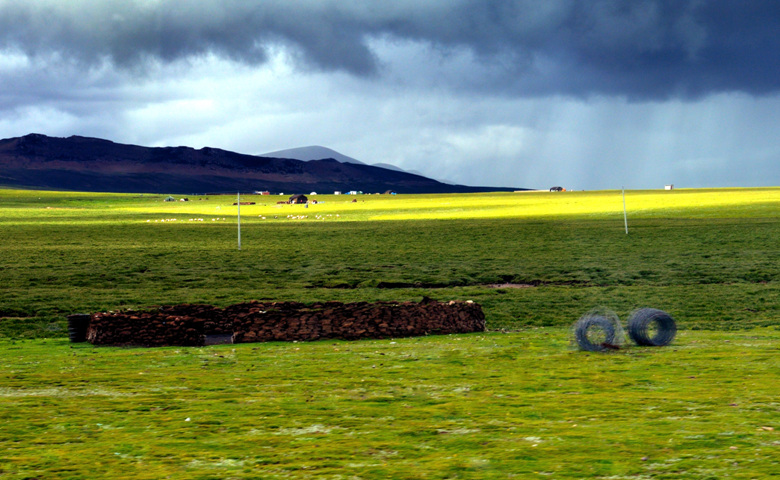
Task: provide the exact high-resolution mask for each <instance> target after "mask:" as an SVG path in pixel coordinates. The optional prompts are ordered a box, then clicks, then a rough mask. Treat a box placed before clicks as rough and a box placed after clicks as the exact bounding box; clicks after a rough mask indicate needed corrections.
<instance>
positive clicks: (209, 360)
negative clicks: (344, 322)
mask: <svg viewBox="0 0 780 480" xmlns="http://www.w3.org/2000/svg"><path fill="white" fill-rule="evenodd" d="M778 342H780V331H778V330H777V329H775V328H763V329H753V330H747V331H740V332H712V331H709V332H705V331H690V330H689V331H683V332H680V334H679V336H678V338H677V339H676V341H675V342H674V344H673V345H672V346H670V347H664V348H639V347H632V348H628V349H626V350H622V351H619V352H615V353H609V354H587V353H583V352H578V351H575V350H573V349H571V348H570V345H569V333H568V331H567V330H566V329H564V328H555V327H546V328H538V329H528V330H525V331H523V332H515V333H498V332H493V333H487V334H470V335H458V336H440V337H435V336H431V337H424V338H409V339H395V340H393V339H386V340H373V341H358V342H341V341H322V342H311V343H288V344H283V343H267V344H242V345H223V346H215V347H203V348H160V349H122V348H107V347H103V348H96V347H93V346H91V345H88V344H76V345H70V344H68V343H67V341H66V340H64V339H53V340H52V339H50V340H22V341H10V340H2V341H0V425H2V428H0V477H2V478H7V479H9V480H10V479H13V480H17V479H24V478H27V479H29V478H46V479H58V478H63V479H64V478H70V479H93V478H116V479H159V478H170V479H230V478H235V479H239V478H332V479H337V478H366V479H367V478H372V479H374V478H409V479H425V478H430V479H435V478H480V479H491V478H502V479H503V478H523V479H545V478H556V479H579V478H595V479H612V480H617V479H649V478H653V479H664V478H667V479H673V478H674V479H676V478H696V479H703V478H708V479H725V478H733V479H756V478H761V479H763V478H775V477H776V476H777V475H778V472H780V460H778V459H779V458H780V423H778V413H780V408H779V406H778V400H777V399H778V393H779V392H780V390H778V367H780V362H778V353H779V352H778V344H779V343H778Z"/></svg>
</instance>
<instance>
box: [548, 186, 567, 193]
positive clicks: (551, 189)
mask: <svg viewBox="0 0 780 480" xmlns="http://www.w3.org/2000/svg"><path fill="white" fill-rule="evenodd" d="M550 191H551V192H565V191H566V189H565V188H563V187H550Z"/></svg>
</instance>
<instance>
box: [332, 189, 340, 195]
mask: <svg viewBox="0 0 780 480" xmlns="http://www.w3.org/2000/svg"><path fill="white" fill-rule="evenodd" d="M333 195H341V192H340V191H339V190H336V191H335V192H333Z"/></svg>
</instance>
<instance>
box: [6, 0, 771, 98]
mask: <svg viewBox="0 0 780 480" xmlns="http://www.w3.org/2000/svg"><path fill="white" fill-rule="evenodd" d="M777 31H780V9H778V8H777V5H776V2H774V1H771V0H751V1H750V2H733V1H730V0H706V1H705V0H546V1H544V2H539V1H536V0H516V1H483V0H447V1H429V2H413V1H406V0H404V1H395V2H385V1H376V2H343V1H340V0H311V1H306V0H299V1H295V0H283V1H282V0H278V1H262V2H260V1H254V2H253V1H246V0H243V1H242V0H202V1H199V2H197V3H196V4H194V5H192V4H191V5H186V6H185V5H184V4H182V2H173V1H166V0H143V1H142V0H139V1H134V2H133V1H127V0H80V1H79V0H70V1H68V2H62V1H59V0H38V1H34V2H19V1H13V0H0V49H5V50H7V51H17V52H23V53H24V54H25V55H28V56H30V57H33V58H36V57H37V58H40V57H47V56H51V55H53V54H56V55H60V56H62V57H63V58H66V59H73V60H75V61H78V62H81V63H83V64H85V65H91V66H94V65H99V64H101V63H103V62H106V61H108V62H110V63H112V64H115V65H117V66H119V67H121V68H124V69H128V70H134V71H143V70H144V69H145V68H146V67H147V66H148V64H149V62H164V63H166V62H175V61H178V60H182V59H187V58H192V57H195V56H202V55H208V54H212V55H218V56H222V57H225V58H228V59H231V60H234V61H239V62H242V63H246V64H249V65H259V64H263V63H265V62H267V61H268V59H269V56H270V55H273V52H274V51H276V50H278V49H283V50H285V51H287V52H288V54H289V55H290V56H291V57H293V58H296V59H297V61H298V62H297V63H298V66H299V67H303V68H308V69H311V68H314V69H318V70H323V71H344V72H348V73H349V74H352V75H356V76H381V75H384V74H387V73H388V72H387V71H386V70H385V61H386V59H383V58H382V55H381V54H382V52H381V51H378V50H377V49H376V48H375V45H376V44H377V42H379V43H381V42H388V43H392V42H411V43H412V44H417V45H419V46H422V47H425V48H429V49H430V50H431V51H433V52H436V53H437V55H438V56H439V58H440V59H442V60H443V61H446V60H447V58H449V56H451V55H462V54H463V52H467V53H468V54H469V55H472V56H473V57H474V59H475V61H476V64H471V65H468V68H470V69H474V68H478V69H480V70H481V71H482V72H483V73H484V75H481V76H478V77H477V76H474V75H472V76H471V77H470V78H469V81H468V82H458V81H457V78H458V76H457V75H452V76H451V77H450V82H449V83H447V84H446V85H445V86H446V87H448V88H455V89H458V88H463V89H469V90H474V91H483V92H484V91H489V92H494V93H499V94H502V95H519V96H535V95H551V94H564V95H575V96H589V95H593V94H596V95H620V96H627V97H629V98H637V99H653V98H656V99H661V98H672V97H680V98H697V97H700V96H703V95H707V94H710V93H717V92H728V91H740V92H746V93H749V94H767V93H772V92H776V91H778V89H779V88H780V36H778V35H777V34H776V32H777ZM405 73H406V75H408V76H409V79H411V80H413V78H412V77H413V76H415V75H417V74H419V73H421V72H417V71H406V72H405ZM428 73H430V72H428ZM401 80H403V78H402V79H401Z"/></svg>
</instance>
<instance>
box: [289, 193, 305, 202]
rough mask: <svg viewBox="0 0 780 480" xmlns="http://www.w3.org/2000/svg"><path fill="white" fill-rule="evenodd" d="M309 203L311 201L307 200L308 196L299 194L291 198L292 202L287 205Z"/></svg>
mask: <svg viewBox="0 0 780 480" xmlns="http://www.w3.org/2000/svg"><path fill="white" fill-rule="evenodd" d="M308 201H309V199H308V198H306V195H301V194H298V195H293V196H292V197H290V200H289V201H288V202H287V203H306V202H308Z"/></svg>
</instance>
